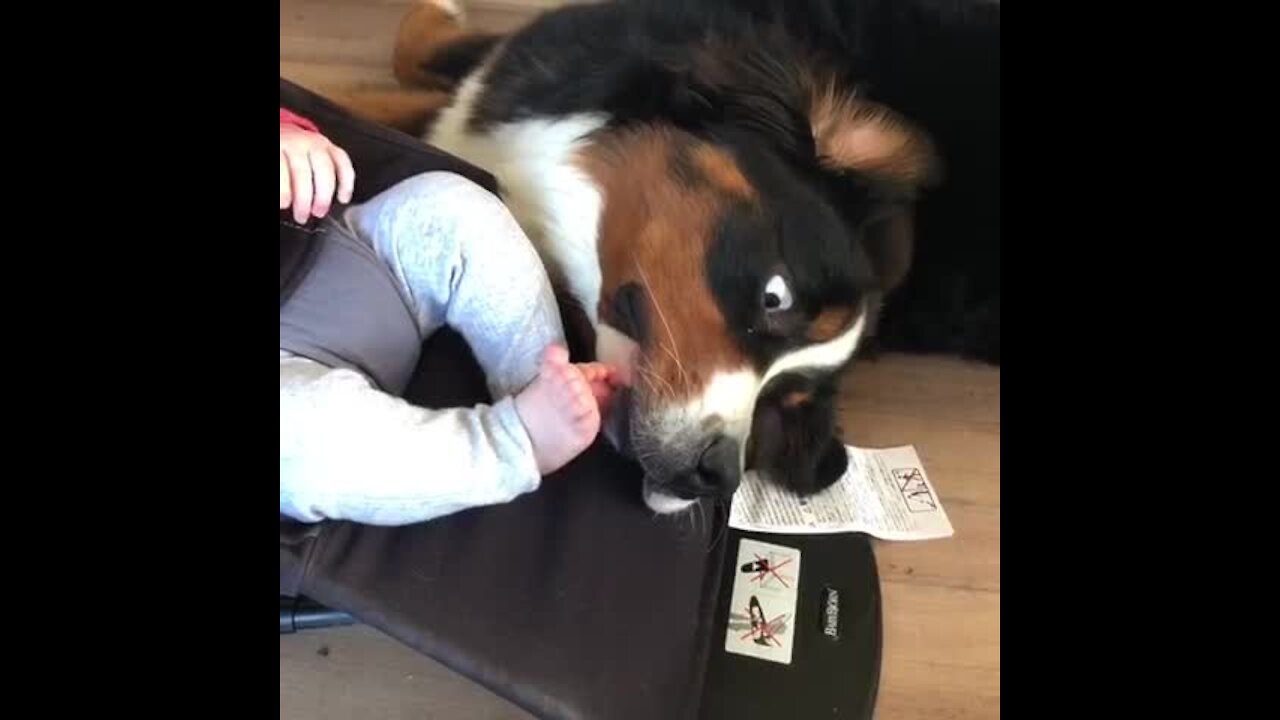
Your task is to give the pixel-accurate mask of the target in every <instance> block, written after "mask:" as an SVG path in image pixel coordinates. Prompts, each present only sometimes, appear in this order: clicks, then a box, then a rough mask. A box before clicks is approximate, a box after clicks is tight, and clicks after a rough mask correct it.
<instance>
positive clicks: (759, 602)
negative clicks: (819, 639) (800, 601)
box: [724, 538, 800, 665]
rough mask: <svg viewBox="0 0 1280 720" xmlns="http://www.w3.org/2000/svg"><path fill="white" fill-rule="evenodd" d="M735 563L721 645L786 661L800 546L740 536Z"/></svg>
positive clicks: (757, 656)
mask: <svg viewBox="0 0 1280 720" xmlns="http://www.w3.org/2000/svg"><path fill="white" fill-rule="evenodd" d="M734 567H735V570H734V578H733V600H732V603H731V604H730V606H729V626H728V629H727V631H726V633H725V638H724V649H725V650H726V651H727V652H731V653H736V654H738V655H748V656H750V657H754V658H759V659H761V660H768V661H770V662H776V663H781V664H783V665H790V664H791V647H792V644H793V638H794V637H795V632H794V630H795V624H796V620H795V616H796V598H797V591H798V588H799V581H800V551H799V550H796V549H795V548H789V547H783V546H781V545H772V544H770V543H762V542H759V541H757V540H750V539H747V538H743V539H742V541H741V542H740V543H739V544H738V560H737V563H735V566H734Z"/></svg>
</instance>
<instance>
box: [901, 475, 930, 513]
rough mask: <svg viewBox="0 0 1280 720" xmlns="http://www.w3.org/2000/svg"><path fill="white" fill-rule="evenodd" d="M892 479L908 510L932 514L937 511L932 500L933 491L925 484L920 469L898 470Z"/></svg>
mask: <svg viewBox="0 0 1280 720" xmlns="http://www.w3.org/2000/svg"><path fill="white" fill-rule="evenodd" d="M893 478H894V480H896V481H897V484H898V490H899V491H900V492H901V493H902V499H903V500H905V501H906V502H907V509H908V510H910V511H911V512H933V511H935V510H937V509H938V501H937V500H936V499H934V497H933V491H932V490H930V489H929V483H927V482H925V480H924V473H923V472H922V471H921V470H920V468H898V469H896V470H894V471H893Z"/></svg>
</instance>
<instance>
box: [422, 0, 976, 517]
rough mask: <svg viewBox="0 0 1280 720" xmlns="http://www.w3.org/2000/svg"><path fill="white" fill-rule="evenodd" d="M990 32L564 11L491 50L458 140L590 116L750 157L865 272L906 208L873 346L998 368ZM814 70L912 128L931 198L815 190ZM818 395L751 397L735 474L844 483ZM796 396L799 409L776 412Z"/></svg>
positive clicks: (794, 1) (858, 13) (829, 178)
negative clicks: (907, 228)
mask: <svg viewBox="0 0 1280 720" xmlns="http://www.w3.org/2000/svg"><path fill="white" fill-rule="evenodd" d="M999 18H1000V16H999V5H998V3H993V2H981V1H977V0H969V1H967V2H941V1H937V0H780V1H778V2H766V1H765V0H698V1H697V2H693V3H688V2H685V1H684V0H629V1H627V2H623V3H609V4H606V5H602V6H585V7H578V8H574V10H573V11H572V12H554V13H549V14H547V15H544V16H542V17H540V18H538V19H537V20H535V21H534V23H533V25H531V26H530V27H529V28H526V29H525V30H524V31H521V32H518V33H516V34H514V35H513V36H511V37H509V38H506V39H505V40H504V43H505V45H504V48H503V53H504V60H503V61H502V62H500V63H498V64H496V65H495V66H494V67H493V68H492V69H491V72H490V74H489V76H488V77H487V81H486V85H487V90H486V92H485V94H484V95H483V96H482V98H481V100H480V102H479V103H478V105H477V106H476V111H475V114H474V115H473V117H472V118H471V120H470V122H471V123H472V125H473V127H475V128H482V127H485V126H486V125H488V124H491V123H500V122H510V121H514V120H519V119H524V118H530V117H539V116H545V117H557V116H562V115H568V114H573V113H576V112H582V111H590V110H604V111H606V112H608V113H609V115H610V117H611V125H612V126H613V127H619V126H627V125H630V124H641V123H648V122H653V121H655V120H656V121H660V122H662V123H664V124H669V125H673V126H675V127H677V128H680V129H682V130H688V131H690V132H693V133H694V134H696V135H699V136H701V137H706V138H710V139H712V140H713V141H715V142H720V143H723V144H725V145H729V146H737V147H740V148H745V147H750V146H751V145H752V143H762V144H763V145H766V146H768V147H769V148H771V150H772V156H775V157H778V158H781V161H782V162H783V163H785V164H786V165H787V166H788V168H789V171H790V172H792V173H798V174H799V175H801V176H803V177H805V178H806V179H807V180H808V181H811V182H812V184H813V185H814V186H818V185H821V186H822V188H823V192H824V193H826V194H827V196H828V197H831V198H839V200H838V201H837V202H835V203H833V204H834V205H835V206H836V207H838V208H839V211H840V212H842V213H844V217H843V218H842V220H843V221H844V224H845V225H846V226H848V227H850V228H857V229H858V231H857V232H858V233H859V234H860V235H862V236H863V237H862V240H861V244H862V245H863V246H864V250H865V252H866V253H867V254H868V255H869V256H870V259H871V261H872V263H871V264H872V265H875V264H876V259H877V237H876V232H877V230H876V224H875V220H876V218H877V217H879V216H882V215H884V214H886V213H889V212H892V211H893V210H894V209H895V208H900V207H911V206H913V205H914V207H912V208H911V210H910V211H911V213H912V214H913V215H914V217H915V249H914V254H913V257H912V258H911V264H910V270H909V272H908V273H907V275H906V279H905V283H904V284H903V285H901V286H900V287H898V288H897V289H896V290H895V291H894V292H893V293H892V294H891V295H890V296H889V297H888V299H887V302H886V303H885V305H884V308H883V315H882V317H881V318H880V320H879V325H878V328H877V332H876V336H875V338H874V339H873V342H875V343H876V344H877V345H878V348H879V349H884V350H890V351H905V352H919V353H948V354H960V355H963V356H966V357H969V358H974V359H979V360H983V361H986V362H989V363H993V364H997V365H998V364H999V362H1000V273H999V250H1000V240H999V229H1000V223H999V198H1000V186H999V183H1000V175H999V163H1000V123H999V97H1000V80H999ZM709 41H710V42H711V43H717V42H727V43H728V44H729V45H731V46H732V47H733V49H734V52H724V51H723V47H721V48H719V49H718V50H713V51H710V52H699V49H701V48H706V47H707V46H708V42H709ZM479 45H480V44H479V43H477V45H475V46H473V47H472V49H475V48H476V47H479ZM467 54H468V53H462V55H467ZM459 57H460V55H459V54H458V53H453V54H444V55H442V56H441V57H440V58H438V59H436V60H435V61H434V62H433V63H432V66H428V67H427V70H429V71H431V72H433V73H436V74H438V75H448V76H452V77H454V78H460V77H461V76H462V75H463V74H465V72H466V70H468V69H469V66H468V65H467V64H466V63H465V62H458V60H459ZM476 57H477V59H478V54H477V56H476ZM815 58H816V59H817V60H818V61H819V64H820V65H821V66H822V67H823V68H824V69H825V70H828V71H833V72H834V73H835V74H836V77H837V78H838V80H839V81H840V82H841V84H842V85H844V86H845V87H857V88H858V89H859V96H860V97H862V98H865V99H869V100H872V101H875V102H878V103H882V104H883V105H886V106H888V107H890V108H893V109H894V110H895V111H897V112H899V113H901V114H902V115H904V116H905V117H906V118H907V119H909V120H910V121H911V122H913V123H915V124H916V125H918V126H920V127H921V128H923V130H924V131H925V132H926V133H928V135H929V136H930V137H931V139H932V140H933V142H934V145H935V149H936V151H937V152H938V153H939V155H940V156H941V164H942V168H943V173H944V176H943V181H942V183H941V184H940V185H937V186H935V187H932V188H930V190H929V192H927V193H924V194H923V195H921V196H919V197H917V196H916V193H915V192H914V190H915V189H914V188H908V187H902V186H901V185H899V184H895V183H892V182H888V183H886V182H881V180H882V179H881V178H874V177H867V176H865V175H861V174H858V173H849V174H830V173H823V172H818V171H817V168H816V166H815V165H814V160H815V148H814V138H813V136H812V133H811V130H810V125H809V117H808V115H807V109H808V104H807V103H808V101H809V98H808V97H805V96H803V95H802V94H801V87H802V83H800V82H797V78H798V77H799V74H801V73H803V72H804V68H803V67H802V63H807V62H809V61H811V60H813V59H815ZM740 154H741V155H744V156H749V155H750V154H751V153H749V152H746V153H740ZM757 177H758V176H757ZM858 284H859V285H861V284H862V282H859V283H858ZM722 304H723V303H722ZM737 304H738V305H742V303H737ZM744 307H745V306H744ZM743 342H744V343H745V344H746V345H748V346H750V345H752V344H753V343H756V342H757V340H756V339H754V338H744V339H743ZM766 354H768V353H766ZM833 378H834V376H833V375H822V376H818V377H806V376H803V375H788V376H784V377H780V378H778V379H777V381H775V383H774V384H773V385H772V386H771V387H769V388H767V389H766V390H765V392H764V393H763V394H762V396H761V399H760V403H759V404H758V407H757V410H756V413H755V418H754V421H753V422H754V427H755V428H756V432H753V437H752V440H751V443H750V445H749V447H748V456H749V463H750V464H751V465H754V466H755V467H756V468H758V469H763V470H766V471H768V472H771V473H772V474H774V475H777V476H780V477H779V478H778V479H779V480H781V481H782V482H783V484H785V485H787V486H789V487H791V488H793V489H795V490H798V491H801V492H808V491H813V490H818V489H821V488H823V487H826V486H827V485H829V484H830V483H832V482H834V481H835V480H836V479H837V478H838V477H839V476H840V474H842V473H843V472H844V469H845V467H846V462H847V458H846V456H845V453H844V449H843V443H842V442H841V440H840V439H839V437H838V429H837V428H836V427H835V423H834V415H835V408H834V400H835V397H836V392H835V382H834V379H833ZM797 393H799V394H802V395H804V396H805V397H807V398H808V399H807V400H806V401H805V402H804V403H802V404H799V405H791V404H787V403H785V402H782V401H781V398H784V397H787V396H795V394H797Z"/></svg>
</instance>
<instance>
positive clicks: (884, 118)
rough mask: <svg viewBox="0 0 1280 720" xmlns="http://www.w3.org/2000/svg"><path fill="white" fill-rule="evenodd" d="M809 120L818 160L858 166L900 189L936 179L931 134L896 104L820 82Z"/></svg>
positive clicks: (831, 166) (839, 167) (850, 167)
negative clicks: (890, 106)
mask: <svg viewBox="0 0 1280 720" xmlns="http://www.w3.org/2000/svg"><path fill="white" fill-rule="evenodd" d="M809 123H810V128H811V130H812V132H813V141H814V146H815V148H816V150H817V154H818V162H819V163H820V164H821V165H822V166H824V167H826V168H828V169H831V170H853V171H857V172H858V173H860V174H862V175H864V176H867V177H870V178H874V179H876V180H878V181H880V182H883V183H886V184H889V185H892V186H896V187H897V188H898V189H899V191H900V192H907V193H911V192H914V190H916V189H919V188H922V187H926V186H929V185H932V184H935V183H936V182H938V181H939V180H940V179H941V173H942V167H941V161H940V159H939V158H938V155H937V152H936V150H935V149H934V145H933V141H932V139H931V138H930V137H929V135H928V134H927V133H926V132H925V131H924V130H922V129H921V128H919V127H917V126H916V125H915V124H914V123H912V122H911V121H910V120H908V119H907V118H905V117H903V116H902V115H900V114H899V113H897V112H895V111H894V110H892V109H891V108H888V107H886V106H884V105H881V104H879V103H876V102H872V101H869V100H865V99H862V98H859V97H857V96H856V95H855V94H853V93H851V92H848V91H842V90H837V89H836V88H835V87H834V86H832V85H827V86H825V87H822V86H818V87H816V88H815V89H814V90H813V92H812V95H811V98H810V102H809Z"/></svg>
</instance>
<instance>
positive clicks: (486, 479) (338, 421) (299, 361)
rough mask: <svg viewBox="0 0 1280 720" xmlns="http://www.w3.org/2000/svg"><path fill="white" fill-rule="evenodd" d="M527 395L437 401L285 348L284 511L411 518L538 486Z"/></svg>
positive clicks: (383, 520)
mask: <svg viewBox="0 0 1280 720" xmlns="http://www.w3.org/2000/svg"><path fill="white" fill-rule="evenodd" d="M517 402H518V399H516V398H510V397H508V398H505V399H502V400H500V401H498V402H497V403H495V404H494V405H492V406H488V405H480V406H477V407H474V408H457V409H446V410H428V409H424V408H420V407H416V406H413V405H410V404H409V403H407V402H405V401H404V400H401V399H400V398H397V397H395V396H393V395H389V394H387V393H384V392H382V391H381V390H378V389H377V388H375V387H374V386H373V385H372V384H371V383H370V382H369V381H368V380H367V379H366V378H365V377H364V376H363V375H361V374H360V373H357V372H355V371H352V370H347V369H333V368H329V367H327V366H325V365H322V364H320V363H317V362H314V361H312V360H309V359H305V358H301V357H297V356H293V355H290V354H288V353H285V352H283V351H282V352H281V354H280V512H281V513H282V514H285V515H288V516H289V517H292V518H295V519H297V520H300V521H303V522H318V521H320V520H325V519H331V520H349V521H352V522H357V523H363V524H368V525H406V524H410V523H417V522H425V521H427V520H431V519H434V518H437V517H441V516H443V515H448V514H451V513H454V512H457V511H459V510H463V509H466V508H471V507H478V506H482V505H491V504H496V503H502V502H507V501H509V500H512V499H514V498H515V497H517V496H519V495H521V494H523V493H526V492H531V491H533V490H536V489H537V488H538V486H539V483H540V479H541V474H542V472H541V468H540V467H539V465H540V462H539V460H538V459H537V456H536V453H535V448H534V445H533V442H532V441H531V439H530V436H531V433H530V432H528V431H526V429H525V427H524V421H522V420H521V417H520V413H519V412H518V411H517V405H516V403H517ZM585 446H586V443H584V444H583V447H585Z"/></svg>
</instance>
